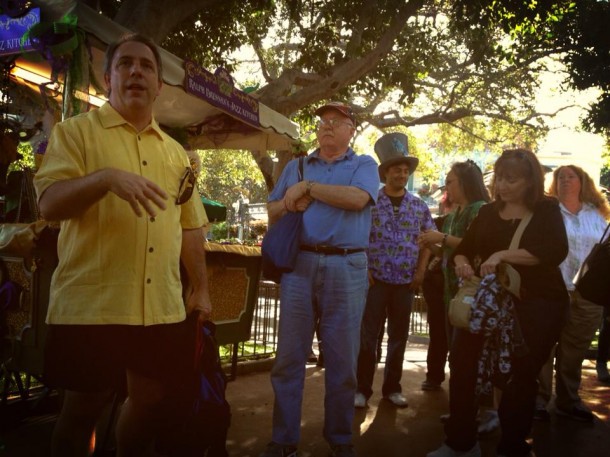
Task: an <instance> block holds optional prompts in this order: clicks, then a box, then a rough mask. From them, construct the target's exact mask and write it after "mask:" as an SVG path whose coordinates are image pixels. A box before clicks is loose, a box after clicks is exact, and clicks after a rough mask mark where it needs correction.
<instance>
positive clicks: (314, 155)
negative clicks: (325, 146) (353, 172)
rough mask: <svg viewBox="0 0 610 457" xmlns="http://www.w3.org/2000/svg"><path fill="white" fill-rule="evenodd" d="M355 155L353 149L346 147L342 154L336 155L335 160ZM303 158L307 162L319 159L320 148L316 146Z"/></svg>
mask: <svg viewBox="0 0 610 457" xmlns="http://www.w3.org/2000/svg"><path fill="white" fill-rule="evenodd" d="M355 155H356V153H355V152H354V150H353V149H352V148H350V147H348V148H347V150H346V151H345V153H344V154H343V155H340V156H339V157H337V160H335V162H338V161H339V160H351V159H352V158H353V157H354V156H355ZM305 160H306V161H307V162H311V161H312V160H320V148H317V149H316V150H315V151H313V152H312V153H311V154H309V155H308V156H307V157H306V158H305Z"/></svg>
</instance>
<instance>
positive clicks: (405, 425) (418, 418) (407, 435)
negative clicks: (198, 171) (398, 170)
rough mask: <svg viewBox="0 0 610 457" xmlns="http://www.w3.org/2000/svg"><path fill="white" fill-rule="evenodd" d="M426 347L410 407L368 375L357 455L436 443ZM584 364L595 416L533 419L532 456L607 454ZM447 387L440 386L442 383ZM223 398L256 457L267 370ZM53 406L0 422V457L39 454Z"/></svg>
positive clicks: (600, 406)
mask: <svg viewBox="0 0 610 457" xmlns="http://www.w3.org/2000/svg"><path fill="white" fill-rule="evenodd" d="M425 358H426V346H425V345H418V344H411V343H410V344H409V345H408V347H407V353H406V360H405V364H404V375H403V383H402V384H403V389H404V393H405V395H406V396H407V398H408V400H409V407H408V408H405V409H396V408H395V407H393V406H392V405H391V404H390V403H388V402H387V401H385V400H383V399H382V398H381V394H380V389H381V377H382V370H383V366H381V367H380V368H378V370H377V375H376V378H375V385H374V388H375V394H374V395H373V397H372V398H371V400H370V401H369V407H368V408H367V409H364V410H358V411H357V412H356V418H355V421H354V425H353V428H354V436H355V438H354V443H355V446H356V450H357V452H358V455H359V457H379V456H384V457H424V456H425V455H426V453H427V452H429V451H431V450H434V449H436V448H437V447H438V446H439V445H440V444H441V442H442V439H443V429H442V425H441V423H440V421H439V416H440V415H441V414H444V413H446V412H447V401H448V393H447V391H446V390H441V391H437V392H422V391H421V390H420V389H419V387H420V384H421V382H422V380H423V379H424V375H425V365H426V364H425ZM592 367H593V366H592V364H590V363H589V362H586V365H585V370H584V374H585V382H584V388H583V393H584V394H585V397H586V401H587V404H588V405H589V406H590V407H592V408H593V409H594V410H595V412H596V414H598V417H599V419H597V420H596V421H595V422H594V423H593V424H582V423H578V422H574V421H572V420H570V419H566V418H563V417H556V416H555V415H552V419H551V422H550V423H536V424H535V426H534V430H533V433H532V436H533V438H534V447H535V450H536V455H537V457H602V456H603V457H606V456H607V455H608V452H609V451H608V449H610V387H608V386H601V385H600V384H599V383H597V381H595V380H594V374H595V370H594V369H593V368H592ZM445 387H446V386H445ZM323 396H324V370H323V369H321V368H318V367H315V366H313V365H312V366H309V367H308V369H307V380H306V382H305V397H304V398H305V400H304V405H303V419H302V441H301V447H300V449H301V452H302V456H303V457H326V456H327V455H328V447H327V445H326V443H325V442H324V440H323V438H322V436H321V435H322V417H323V414H322V413H323ZM227 397H228V400H229V402H230V403H231V407H232V412H233V422H232V426H231V429H230V431H229V442H228V449H229V454H230V456H231V457H257V456H258V454H259V453H260V452H261V451H262V450H263V449H264V447H265V445H266V443H267V442H268V441H269V439H270V437H271V410H272V406H273V392H272V389H271V385H270V382H269V372H268V371H262V372H255V373H250V374H240V375H238V377H237V379H236V381H234V382H230V383H229V385H228V388H227ZM54 420H55V411H54V410H51V411H47V412H46V413H45V412H44V411H41V414H39V415H37V416H32V417H29V418H27V419H24V420H23V421H20V422H19V423H18V425H16V424H15V423H12V424H6V423H2V424H0V425H1V426H2V431H0V440H1V441H2V442H3V443H4V450H3V451H0V457H5V456H6V457H46V456H48V443H49V438H50V433H51V430H52V426H53V423H54ZM497 439H498V436H497V433H496V434H492V435H491V436H487V437H482V438H481V445H482V448H483V451H484V454H483V455H484V457H493V456H494V455H495V452H494V447H495V442H496V441H497Z"/></svg>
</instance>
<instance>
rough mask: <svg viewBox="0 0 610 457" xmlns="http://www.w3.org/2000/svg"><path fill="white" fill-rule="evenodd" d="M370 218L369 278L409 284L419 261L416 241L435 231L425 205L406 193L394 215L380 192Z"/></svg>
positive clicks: (391, 207) (388, 199)
mask: <svg viewBox="0 0 610 457" xmlns="http://www.w3.org/2000/svg"><path fill="white" fill-rule="evenodd" d="M372 218H373V220H372V225H371V234H370V237H369V249H368V260H369V270H370V271H371V274H372V275H373V278H375V279H377V280H379V281H383V282H385V283H388V284H409V283H411V282H412V281H413V276H414V275H415V269H416V267H417V259H418V257H419V246H418V245H417V237H418V236H419V234H420V233H421V232H423V231H425V230H431V229H434V228H436V227H435V225H434V222H433V221H432V217H431V216H430V210H429V209H428V205H426V203H424V201H423V200H420V199H419V198H417V197H414V196H413V195H411V194H410V193H409V192H406V193H405V196H404V197H403V199H402V202H401V204H400V208H399V210H398V213H397V214H396V215H394V208H393V206H392V202H391V201H390V198H389V197H388V196H387V195H386V193H385V190H384V189H383V188H382V189H380V190H379V198H378V200H377V205H376V206H373V208H372Z"/></svg>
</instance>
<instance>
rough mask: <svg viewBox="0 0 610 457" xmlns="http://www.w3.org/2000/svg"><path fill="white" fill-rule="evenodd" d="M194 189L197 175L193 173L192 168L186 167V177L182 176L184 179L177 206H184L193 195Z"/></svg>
mask: <svg viewBox="0 0 610 457" xmlns="http://www.w3.org/2000/svg"><path fill="white" fill-rule="evenodd" d="M193 189H195V173H193V169H192V168H191V167H186V170H185V171H184V175H182V179H180V187H179V188H178V197H177V198H176V205H182V204H184V203H186V202H187V201H189V199H190V198H191V195H193Z"/></svg>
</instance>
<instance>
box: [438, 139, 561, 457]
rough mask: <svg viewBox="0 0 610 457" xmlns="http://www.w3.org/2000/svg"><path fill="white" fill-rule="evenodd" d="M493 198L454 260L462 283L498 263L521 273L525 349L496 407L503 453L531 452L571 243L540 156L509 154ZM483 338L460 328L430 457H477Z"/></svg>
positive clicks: (497, 173) (498, 167) (518, 302)
mask: <svg viewBox="0 0 610 457" xmlns="http://www.w3.org/2000/svg"><path fill="white" fill-rule="evenodd" d="M492 195H493V197H494V201H493V202H492V203H490V204H488V205H485V206H483V207H482V208H481V209H480V211H479V214H478V215H477V217H476V218H475V219H474V221H473V222H472V224H471V225H470V227H469V229H468V231H467V232H466V235H465V236H464V238H463V240H462V242H461V244H460V245H459V246H458V247H457V249H456V251H455V256H454V259H453V260H454V263H455V271H456V274H457V276H458V277H460V278H464V279H465V278H469V277H470V276H472V275H473V274H476V275H479V276H481V277H484V276H486V275H488V274H492V273H496V271H497V270H496V268H497V266H498V265H499V264H500V263H501V262H506V263H508V264H511V265H512V266H513V267H515V269H517V271H518V272H519V273H520V275H521V290H520V298H519V299H518V298H516V297H515V298H514V304H515V311H516V324H517V326H518V328H519V330H520V332H517V333H520V334H521V335H522V338H523V342H524V343H525V344H524V348H522V350H521V351H519V353H515V354H514V355H513V359H512V360H511V363H512V370H511V373H510V376H509V378H508V381H507V382H506V384H505V385H503V386H499V387H501V388H502V390H503V395H502V400H501V402H500V406H499V408H498V414H499V416H500V423H501V426H502V438H501V440H500V442H499V445H498V455H503V456H510V457H513V456H514V457H517V456H519V457H520V456H528V455H530V451H531V446H530V445H529V444H528V443H527V442H526V441H525V439H526V437H527V436H528V434H529V432H530V429H531V425H532V419H533V412H534V405H535V401H536V392H537V379H536V378H537V375H538V372H539V371H540V368H541V367H542V366H543V365H544V363H545V361H546V360H547V358H548V357H549V354H550V351H551V348H552V347H553V346H554V344H555V343H556V342H557V340H558V338H559V334H560V331H561V327H562V325H563V322H564V320H565V314H566V311H567V308H568V303H569V298H568V293H567V290H566V288H565V283H564V281H563V279H562V276H561V272H560V270H559V264H560V263H561V262H562V260H563V259H564V258H565V257H566V255H567V253H568V240H567V237H566V232H565V228H564V225H563V220H562V217H561V213H560V210H559V205H558V202H557V200H555V199H553V198H550V197H546V196H545V195H544V176H543V173H542V168H541V166H540V163H539V162H538V159H537V158H536V156H535V155H534V154H533V153H532V152H531V151H527V150H523V149H513V150H507V151H505V152H504V153H503V154H502V155H501V156H500V158H499V159H498V160H497V161H496V164H495V166H494V182H493V184H492ZM529 212H532V213H533V215H532V218H531V220H530V222H529V224H528V226H527V227H526V229H525V231H524V233H523V236H522V237H521V241H520V243H519V247H518V249H512V250H509V249H508V247H509V245H510V242H511V240H512V237H513V234H514V233H515V230H516V228H517V226H518V225H519V222H520V221H521V219H522V218H523V217H524V216H525V215H527V214H528V213H529ZM483 343H484V337H483V336H481V335H480V334H472V333H470V332H469V331H468V330H465V329H459V330H458V331H457V332H456V333H455V336H454V340H453V341H452V344H451V352H450V369H451V377H450V380H449V389H450V398H449V411H450V418H449V420H448V421H447V423H446V425H445V433H446V435H447V439H446V442H445V445H443V446H442V447H441V448H440V449H438V450H436V451H434V452H432V453H430V454H428V456H429V457H444V456H447V457H452V456H458V455H460V456H475V457H476V456H480V455H481V451H480V448H479V446H478V443H477V426H476V415H477V401H476V395H475V384H476V377H477V364H478V361H479V356H480V352H481V349H482V347H483Z"/></svg>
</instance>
